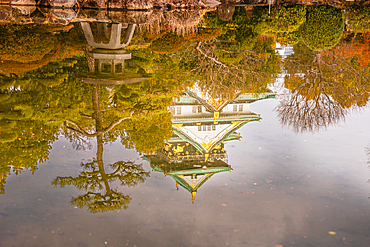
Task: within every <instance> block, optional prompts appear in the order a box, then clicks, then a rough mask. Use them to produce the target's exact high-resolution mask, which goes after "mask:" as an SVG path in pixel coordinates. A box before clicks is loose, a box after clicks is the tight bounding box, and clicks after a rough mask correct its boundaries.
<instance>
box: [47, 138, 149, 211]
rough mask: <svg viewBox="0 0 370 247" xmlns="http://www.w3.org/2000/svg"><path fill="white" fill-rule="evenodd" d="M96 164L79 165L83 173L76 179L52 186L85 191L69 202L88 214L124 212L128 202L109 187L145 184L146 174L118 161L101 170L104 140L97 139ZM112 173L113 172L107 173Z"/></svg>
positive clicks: (59, 179)
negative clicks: (117, 184) (112, 184)
mask: <svg viewBox="0 0 370 247" xmlns="http://www.w3.org/2000/svg"><path fill="white" fill-rule="evenodd" d="M97 146H98V148H97V154H96V157H97V158H96V160H94V161H92V162H89V163H85V164H84V163H82V164H81V166H82V168H83V171H82V172H81V173H80V175H79V176H77V177H71V176H70V177H57V178H55V179H54V180H53V182H52V184H53V185H56V186H60V187H62V188H63V187H65V186H66V185H73V186H75V187H76V188H77V189H79V190H84V191H87V192H86V193H85V194H84V195H81V196H78V197H75V198H72V199H71V204H73V205H77V206H78V207H80V208H86V209H87V210H88V211H89V212H91V213H98V212H107V211H111V210H118V209H126V208H127V207H128V204H129V203H130V201H131V197H130V196H129V195H128V194H123V193H121V192H118V191H116V190H114V189H112V188H111V185H110V184H111V183H113V182H115V181H119V182H120V185H121V186H135V185H137V184H139V183H142V182H144V181H145V179H146V178H147V177H148V176H149V172H145V171H144V169H143V168H142V166H141V165H137V164H135V163H134V162H131V161H117V162H115V163H114V164H109V165H108V166H104V163H103V140H102V138H101V136H97ZM108 170H111V171H112V172H110V173H109V172H107V171H108Z"/></svg>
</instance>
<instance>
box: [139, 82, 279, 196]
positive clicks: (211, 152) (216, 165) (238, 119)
mask: <svg viewBox="0 0 370 247" xmlns="http://www.w3.org/2000/svg"><path fill="white" fill-rule="evenodd" d="M274 97H275V94H274V93H264V94H250V93H240V94H238V95H237V96H236V97H235V98H234V99H230V100H224V99H214V98H211V97H208V95H207V94H206V93H203V92H202V91H200V90H198V89H197V87H194V88H192V89H190V90H188V91H187V92H185V93H184V94H183V95H182V96H181V97H180V98H178V99H174V101H173V104H172V105H171V107H170V111H171V114H172V128H173V132H174V133H173V136H172V137H171V138H170V139H169V140H167V141H166V145H165V147H164V148H161V149H159V150H157V152H156V153H155V154H154V155H146V156H144V157H145V159H147V160H148V161H150V166H151V167H152V169H153V171H157V172H161V173H163V174H164V175H165V176H167V175H168V176H170V177H172V178H173V179H174V180H175V182H176V187H177V189H178V186H179V185H180V186H181V187H183V188H185V189H186V190H187V191H189V192H190V193H191V195H192V203H194V200H195V196H196V193H197V191H198V190H199V188H200V187H201V186H202V185H203V184H204V183H205V182H206V181H207V180H208V179H210V178H211V177H212V176H213V175H215V174H217V173H220V172H224V171H231V170H232V168H231V165H229V164H228V156H227V152H226V150H225V142H228V141H233V140H240V138H241V136H240V133H237V132H236V131H237V130H238V129H239V128H241V127H242V126H244V125H246V124H247V123H249V122H253V121H259V120H260V119H261V117H260V116H259V115H258V114H256V113H253V112H251V110H250V104H251V103H253V102H255V101H257V100H263V99H268V98H274Z"/></svg>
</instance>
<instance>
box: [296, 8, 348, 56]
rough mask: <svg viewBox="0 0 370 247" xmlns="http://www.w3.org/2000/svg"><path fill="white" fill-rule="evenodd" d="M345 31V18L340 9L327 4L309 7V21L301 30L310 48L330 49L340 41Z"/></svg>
mask: <svg viewBox="0 0 370 247" xmlns="http://www.w3.org/2000/svg"><path fill="white" fill-rule="evenodd" d="M343 31H344V19H343V17H342V12H341V11H340V9H336V8H335V7H332V6H326V5H325V6H309V7H307V21H306V22H305V23H304V24H303V25H302V26H301V28H300V32H301V36H302V39H303V42H304V43H305V44H306V46H307V47H308V48H310V49H311V50H314V51H319V50H328V49H330V48H332V47H334V46H336V45H337V44H338V43H339V41H340V39H341V37H342V35H343Z"/></svg>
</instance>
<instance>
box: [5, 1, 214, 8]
mask: <svg viewBox="0 0 370 247" xmlns="http://www.w3.org/2000/svg"><path fill="white" fill-rule="evenodd" d="M218 4H219V2H218V1H217V0H0V5H13V6H39V7H52V8H64V9H66V8H81V9H110V10H150V9H153V8H163V7H167V8H212V7H214V6H216V5H218Z"/></svg>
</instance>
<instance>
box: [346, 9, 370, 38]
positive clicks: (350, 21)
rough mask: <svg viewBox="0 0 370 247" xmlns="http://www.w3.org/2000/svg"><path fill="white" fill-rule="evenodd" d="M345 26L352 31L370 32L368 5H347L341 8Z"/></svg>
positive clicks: (369, 10)
mask: <svg viewBox="0 0 370 247" xmlns="http://www.w3.org/2000/svg"><path fill="white" fill-rule="evenodd" d="M343 17H344V19H345V20H346V28H347V29H348V30H350V31H352V32H354V33H368V32H370V7H368V6H357V5H348V6H345V8H344V10H343Z"/></svg>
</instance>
